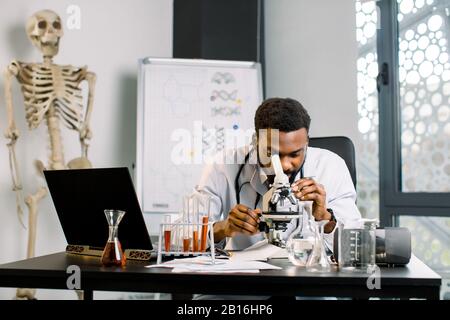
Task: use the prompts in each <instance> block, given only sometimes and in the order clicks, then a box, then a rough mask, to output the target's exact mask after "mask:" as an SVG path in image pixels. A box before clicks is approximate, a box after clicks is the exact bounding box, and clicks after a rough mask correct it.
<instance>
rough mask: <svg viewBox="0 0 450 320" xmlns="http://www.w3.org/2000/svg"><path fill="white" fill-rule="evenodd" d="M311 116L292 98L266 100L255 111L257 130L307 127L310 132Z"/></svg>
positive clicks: (283, 129)
mask: <svg viewBox="0 0 450 320" xmlns="http://www.w3.org/2000/svg"><path fill="white" fill-rule="evenodd" d="M310 124H311V118H310V117H309V114H308V111H306V109H305V108H304V107H303V106H302V105H301V103H300V102H298V101H297V100H294V99H291V98H270V99H267V100H265V101H264V102H263V103H262V104H261V105H260V106H259V107H258V109H257V110H256V113H255V130H256V132H257V133H258V131H259V130H260V129H269V128H271V129H278V130H280V131H281V132H291V131H296V130H298V129H302V128H305V129H306V131H307V132H309V125H310Z"/></svg>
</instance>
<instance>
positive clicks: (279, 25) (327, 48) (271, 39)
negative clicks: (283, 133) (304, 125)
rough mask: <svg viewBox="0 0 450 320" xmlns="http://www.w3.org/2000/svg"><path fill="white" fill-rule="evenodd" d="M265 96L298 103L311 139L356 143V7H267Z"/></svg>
mask: <svg viewBox="0 0 450 320" xmlns="http://www.w3.org/2000/svg"><path fill="white" fill-rule="evenodd" d="M264 4H265V8H264V9H265V20H264V22H265V51H266V89H267V91H266V96H267V97H274V96H280V97H291V98H295V99H297V100H299V101H300V102H301V103H302V104H303V106H304V107H305V108H306V109H307V110H308V112H309V113H310V116H311V118H312V123H311V136H328V135H346V136H349V137H350V138H351V139H352V140H353V141H354V142H355V144H357V140H358V131H357V122H358V113H357V96H356V89H357V85H356V56H357V43H356V36H355V30H356V29H355V7H354V6H355V1H354V0H339V1H336V0H314V1H312V0H266V1H265V3H264Z"/></svg>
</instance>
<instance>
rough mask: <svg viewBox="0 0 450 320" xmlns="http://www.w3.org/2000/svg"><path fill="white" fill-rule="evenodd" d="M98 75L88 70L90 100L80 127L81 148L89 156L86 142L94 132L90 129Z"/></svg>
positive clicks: (83, 153) (84, 154)
mask: <svg viewBox="0 0 450 320" xmlns="http://www.w3.org/2000/svg"><path fill="white" fill-rule="evenodd" d="M96 79H97V76H96V75H95V73H93V72H87V73H86V77H85V80H86V81H87V82H88V91H89V93H88V101H87V107H86V115H85V117H84V122H83V125H82V126H81V128H80V142H81V150H82V156H83V157H86V158H87V148H88V144H87V143H86V142H85V140H86V139H91V138H92V133H91V129H90V121H91V113H92V107H93V103H94V94H95V82H96Z"/></svg>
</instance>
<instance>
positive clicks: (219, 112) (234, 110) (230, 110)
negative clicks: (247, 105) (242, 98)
mask: <svg viewBox="0 0 450 320" xmlns="http://www.w3.org/2000/svg"><path fill="white" fill-rule="evenodd" d="M240 114H241V107H240V106H236V107H228V106H221V107H211V116H212V117H217V116H224V117H230V116H238V115H240Z"/></svg>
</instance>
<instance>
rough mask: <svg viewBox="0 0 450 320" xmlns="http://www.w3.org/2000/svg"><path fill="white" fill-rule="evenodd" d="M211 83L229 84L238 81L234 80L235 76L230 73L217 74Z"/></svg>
mask: <svg viewBox="0 0 450 320" xmlns="http://www.w3.org/2000/svg"><path fill="white" fill-rule="evenodd" d="M211 82H212V83H216V84H229V83H233V82H236V79H235V78H234V76H233V74H231V73H229V72H216V73H214V75H213V76H212V78H211Z"/></svg>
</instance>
